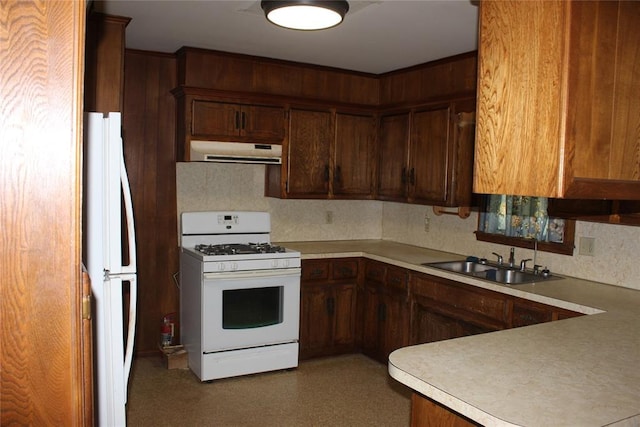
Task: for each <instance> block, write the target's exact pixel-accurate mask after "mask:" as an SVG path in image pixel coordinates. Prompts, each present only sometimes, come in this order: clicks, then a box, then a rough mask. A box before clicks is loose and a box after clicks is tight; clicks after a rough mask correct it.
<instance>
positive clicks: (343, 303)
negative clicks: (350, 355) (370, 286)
mask: <svg viewBox="0 0 640 427" xmlns="http://www.w3.org/2000/svg"><path fill="white" fill-rule="evenodd" d="M332 288H333V289H332V290H333V295H332V296H331V298H332V300H331V301H332V302H331V303H330V304H329V309H330V314H331V315H332V316H333V336H332V338H333V340H332V341H333V346H334V347H337V348H339V349H345V348H349V347H353V346H355V342H356V302H357V299H356V298H357V286H356V283H347V284H343V285H334V286H332ZM343 351H344V350H340V351H338V352H339V353H341V352H343Z"/></svg>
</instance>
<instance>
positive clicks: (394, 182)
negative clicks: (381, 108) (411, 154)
mask: <svg viewBox="0 0 640 427" xmlns="http://www.w3.org/2000/svg"><path fill="white" fill-rule="evenodd" d="M409 120H410V113H408V112H405V113H398V114H389V115H383V116H382V117H380V126H379V130H378V160H379V161H378V192H377V194H378V199H380V200H395V201H401V200H405V199H406V182H407V160H408V154H407V153H408V150H409Z"/></svg>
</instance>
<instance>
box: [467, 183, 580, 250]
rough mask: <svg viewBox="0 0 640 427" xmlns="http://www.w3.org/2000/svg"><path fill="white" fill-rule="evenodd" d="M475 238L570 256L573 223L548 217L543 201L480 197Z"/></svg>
mask: <svg viewBox="0 0 640 427" xmlns="http://www.w3.org/2000/svg"><path fill="white" fill-rule="evenodd" d="M480 199H481V201H480V208H479V215H478V229H477V231H476V239H477V240H480V241H484V242H491V243H497V244H502V245H507V246H517V247H520V248H527V249H534V248H535V247H536V241H537V249H538V250H540V251H545V252H553V253H558V254H563V255H573V249H574V235H575V220H570V219H560V218H554V217H550V216H548V214H547V199H546V198H541V197H529V196H508V195H483V196H481V198H480Z"/></svg>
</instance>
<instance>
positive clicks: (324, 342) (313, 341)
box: [300, 283, 333, 359]
mask: <svg viewBox="0 0 640 427" xmlns="http://www.w3.org/2000/svg"><path fill="white" fill-rule="evenodd" d="M330 298H331V295H330V287H329V285H326V284H323V283H318V284H303V285H302V289H301V291H300V358H301V359H307V358H310V357H313V356H317V355H320V354H323V353H325V352H326V351H327V349H328V348H330V347H331V337H332V324H333V318H332V316H331V315H330V310H331V300H330Z"/></svg>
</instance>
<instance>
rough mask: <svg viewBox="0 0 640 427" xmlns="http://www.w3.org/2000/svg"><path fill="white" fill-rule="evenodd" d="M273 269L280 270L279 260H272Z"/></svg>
mask: <svg viewBox="0 0 640 427" xmlns="http://www.w3.org/2000/svg"><path fill="white" fill-rule="evenodd" d="M271 267H273V268H278V260H277V259H272V260H271Z"/></svg>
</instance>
